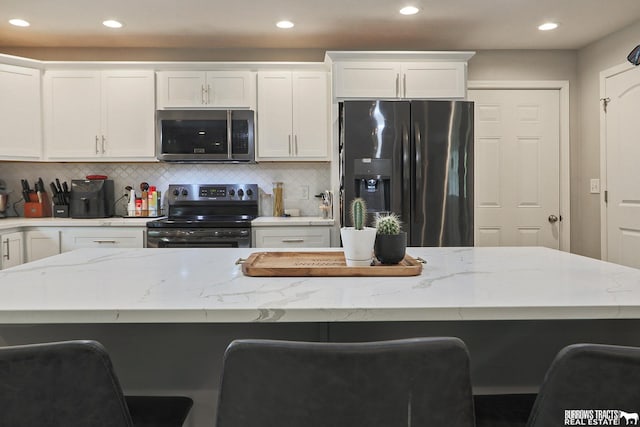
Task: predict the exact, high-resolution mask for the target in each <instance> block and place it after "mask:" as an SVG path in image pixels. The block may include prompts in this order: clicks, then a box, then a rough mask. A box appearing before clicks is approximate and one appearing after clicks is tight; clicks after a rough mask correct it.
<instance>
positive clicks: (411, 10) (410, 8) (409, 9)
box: [400, 6, 420, 15]
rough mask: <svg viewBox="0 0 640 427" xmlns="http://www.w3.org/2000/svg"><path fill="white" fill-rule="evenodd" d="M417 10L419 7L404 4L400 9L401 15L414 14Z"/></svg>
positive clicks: (418, 10)
mask: <svg viewBox="0 0 640 427" xmlns="http://www.w3.org/2000/svg"><path fill="white" fill-rule="evenodd" d="M418 12H420V9H418V8H417V7H415V6H406V7H403V8H402V9H400V13H401V14H402V15H415V14H416V13H418Z"/></svg>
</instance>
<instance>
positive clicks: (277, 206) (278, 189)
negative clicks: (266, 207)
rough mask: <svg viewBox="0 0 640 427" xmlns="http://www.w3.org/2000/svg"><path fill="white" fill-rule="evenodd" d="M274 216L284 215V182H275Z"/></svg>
mask: <svg viewBox="0 0 640 427" xmlns="http://www.w3.org/2000/svg"><path fill="white" fill-rule="evenodd" d="M273 216H284V183H282V182H274V183H273Z"/></svg>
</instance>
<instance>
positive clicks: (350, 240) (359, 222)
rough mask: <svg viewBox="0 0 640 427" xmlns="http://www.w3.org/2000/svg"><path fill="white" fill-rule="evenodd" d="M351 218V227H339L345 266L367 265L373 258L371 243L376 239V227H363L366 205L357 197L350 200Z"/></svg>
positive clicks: (365, 218) (365, 217)
mask: <svg viewBox="0 0 640 427" xmlns="http://www.w3.org/2000/svg"><path fill="white" fill-rule="evenodd" d="M351 220H352V222H353V227H342V228H341V229H340V236H341V237H342V246H343V247H344V257H345V259H346V261H347V266H349V267H364V266H369V265H371V261H372V260H373V245H374V243H375V240H376V229H375V228H373V227H365V224H366V220H367V205H366V203H365V201H364V200H363V199H361V198H359V197H358V198H355V199H353V201H352V202H351Z"/></svg>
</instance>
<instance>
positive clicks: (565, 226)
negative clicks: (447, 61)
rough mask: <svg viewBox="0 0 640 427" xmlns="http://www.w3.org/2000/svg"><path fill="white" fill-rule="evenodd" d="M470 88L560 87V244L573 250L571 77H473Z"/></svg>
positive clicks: (468, 83)
mask: <svg viewBox="0 0 640 427" xmlns="http://www.w3.org/2000/svg"><path fill="white" fill-rule="evenodd" d="M467 89H496V90H504V89H524V90H527V89H529V90H536V89H551V90H557V91H559V98H560V117H559V119H560V120H559V123H560V135H559V137H560V141H559V142H560V153H559V154H560V165H559V167H560V171H559V172H560V174H559V176H560V182H559V183H558V184H559V190H560V192H559V194H560V215H561V216H562V221H560V225H559V227H558V230H559V233H560V236H559V239H558V244H559V247H560V250H561V251H565V252H570V251H571V175H570V169H569V168H570V158H569V157H570V146H569V141H570V132H569V81H568V80H522V81H520V80H505V81H493V80H469V81H468V82H467Z"/></svg>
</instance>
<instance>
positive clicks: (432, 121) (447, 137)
mask: <svg viewBox="0 0 640 427" xmlns="http://www.w3.org/2000/svg"><path fill="white" fill-rule="evenodd" d="M339 108H340V110H339V111H340V160H341V163H340V167H341V176H342V178H341V179H342V180H341V183H340V189H341V219H342V224H343V225H346V226H351V225H352V224H350V218H349V215H348V209H347V208H348V206H349V204H350V202H351V200H353V199H354V198H355V197H361V198H363V199H364V200H365V201H366V202H367V206H368V212H369V214H370V216H369V218H368V222H369V224H371V223H372V222H373V220H374V218H375V215H376V214H382V213H387V212H394V213H396V214H397V215H399V216H400V218H401V219H402V222H403V228H404V229H405V231H407V237H408V244H409V245H410V246H473V102H466V101H344V102H343V103H341V104H340V107H339Z"/></svg>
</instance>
